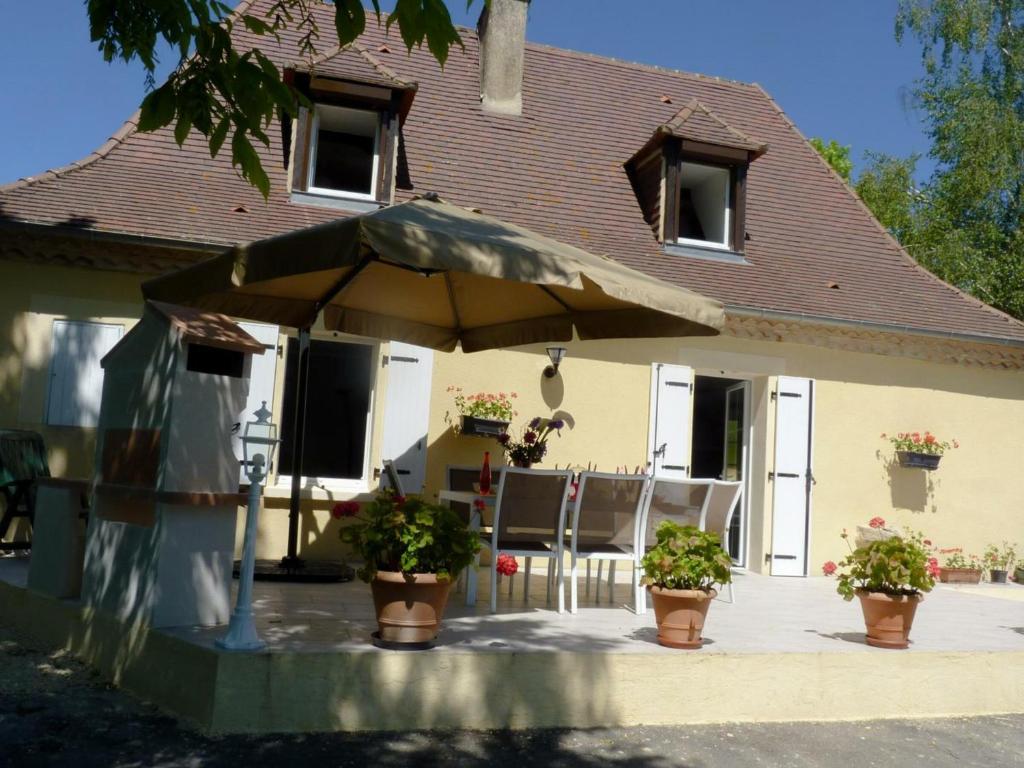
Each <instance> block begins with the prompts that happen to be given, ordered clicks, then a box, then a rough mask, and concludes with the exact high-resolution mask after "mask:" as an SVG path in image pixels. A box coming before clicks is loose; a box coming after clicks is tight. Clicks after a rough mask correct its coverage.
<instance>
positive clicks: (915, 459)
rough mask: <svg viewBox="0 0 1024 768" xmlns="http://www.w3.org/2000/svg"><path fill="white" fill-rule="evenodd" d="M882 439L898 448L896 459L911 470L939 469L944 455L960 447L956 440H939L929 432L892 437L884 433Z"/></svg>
mask: <svg viewBox="0 0 1024 768" xmlns="http://www.w3.org/2000/svg"><path fill="white" fill-rule="evenodd" d="M882 438H883V439H884V440H888V441H889V442H891V443H892V444H893V446H894V447H895V448H896V458H897V460H898V461H899V464H900V466H901V467H908V468H911V469H927V470H933V469H938V468H939V461H941V459H942V456H943V454H945V453H946V451H948V450H951V449H953V448H959V447H960V443H958V442H957V441H956V440H953V442H952V443H949V442H947V441H945V440H939V439H938V438H937V437H936V436H935V435H933V434H932V433H931V432H928V431H927V430H926V431H925V432H924V433H921V432H898V433H896V435H894V436H892V437H889V436H888V435H886V434H885V433H884V432H883V433H882Z"/></svg>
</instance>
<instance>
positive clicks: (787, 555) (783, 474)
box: [771, 376, 814, 576]
mask: <svg viewBox="0 0 1024 768" xmlns="http://www.w3.org/2000/svg"><path fill="white" fill-rule="evenodd" d="M813 430H814V382H813V381H812V380H811V379H798V378H794V377H791V376H780V377H779V381H778V386H777V389H776V391H775V468H774V470H773V471H772V474H771V479H772V484H773V487H772V551H771V573H772V576H806V575H807V548H808V540H809V534H810V524H811V486H812V484H813V481H814V476H813V475H812V474H811V453H812V448H813V444H812V443H813V441H812V438H813Z"/></svg>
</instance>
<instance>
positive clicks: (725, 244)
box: [676, 158, 733, 251]
mask: <svg viewBox="0 0 1024 768" xmlns="http://www.w3.org/2000/svg"><path fill="white" fill-rule="evenodd" d="M687 165H700V166H703V167H705V168H715V169H718V170H722V171H725V172H726V174H728V177H729V178H728V181H726V184H725V200H724V204H725V221H724V225H723V226H724V228H723V230H722V236H723V238H725V239H724V240H723V241H717V240H698V239H696V238H692V237H676V242H677V243H679V244H680V245H695V246H697V247H699V248H716V249H718V250H720V251H731V250H732V246H731V243H730V241H731V240H732V238H731V237H730V230H731V228H732V207H731V205H730V204H731V203H732V186H733V184H732V168H731V167H730V166H727V165H715V164H714V163H702V162H699V161H697V160H687V159H685V158H683V159H682V160H680V161H679V188H680V189H682V186H683V184H682V181H683V167H684V166H687ZM680 197H681V196H680Z"/></svg>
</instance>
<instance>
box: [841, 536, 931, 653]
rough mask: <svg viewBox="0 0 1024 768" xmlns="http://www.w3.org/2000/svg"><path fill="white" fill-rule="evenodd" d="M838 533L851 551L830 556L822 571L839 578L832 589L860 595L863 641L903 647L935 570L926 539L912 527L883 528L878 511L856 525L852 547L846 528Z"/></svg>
mask: <svg viewBox="0 0 1024 768" xmlns="http://www.w3.org/2000/svg"><path fill="white" fill-rule="evenodd" d="M842 538H843V539H844V540H845V541H846V542H847V546H848V547H850V554H848V555H847V556H846V557H845V558H843V560H841V561H840V562H839V563H834V562H832V561H831V560H829V561H828V562H827V563H825V565H824V566H823V568H822V571H823V572H824V574H825V575H826V576H836V577H837V578H838V580H839V584H838V585H837V587H836V591H837V592H838V593H839V594H840V595H842V596H843V599H844V600H853V598H854V597H857V598H858V599H859V600H860V605H861V610H862V612H863V614H864V625H865V628H866V630H867V633H866V634H867V637H866V642H867V644H868V645H871V646H874V647H876V648H896V649H899V648H907V647H908V646H909V644H910V640H909V637H910V629H911V626H912V625H913V623H914V615H915V613H916V612H917V605H918V603H920V602H921V601H922V600H923V599H924V594H923V593H925V592H930V591H931V589H932V587H934V586H935V577H936V576H937V575H938V573H939V564H938V560H937V559H936V558H935V557H933V556H932V550H931V542H930V541H928V540H927V539H925V538H923V537H922V536H921V534H919V533H915V532H913V531H905V532H904V533H902V534H900V533H897V532H896V531H894V530H891V529H889V528H886V526H885V521H884V520H883V519H882V518H880V517H874V518H872V519H871V521H870V522H869V523H868V527H867V528H863V529H862V528H858V534H857V538H856V541H855V544H856V547H852V546H850V544H849V536H848V534H847V533H846V531H845V530H844V531H843V533H842Z"/></svg>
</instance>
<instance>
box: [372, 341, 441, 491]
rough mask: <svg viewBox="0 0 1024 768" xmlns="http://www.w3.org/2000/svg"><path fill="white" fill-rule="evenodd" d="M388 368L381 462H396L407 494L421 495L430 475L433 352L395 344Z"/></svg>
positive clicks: (388, 360)
mask: <svg viewBox="0 0 1024 768" xmlns="http://www.w3.org/2000/svg"><path fill="white" fill-rule="evenodd" d="M387 366H388V389H387V394H386V396H385V398H384V436H383V439H382V445H381V459H382V460H389V459H390V460H391V461H393V462H394V464H395V468H396V469H397V470H398V475H399V479H400V480H401V481H402V487H403V489H404V490H405V491H406V492H408V493H419V492H420V491H421V490H422V489H423V484H424V482H425V481H426V474H427V429H428V425H429V423H430V381H431V377H432V375H433V368H434V352H433V350H430V349H427V348H426V347H417V346H414V345H412V344H403V343H400V342H397V341H392V342H391V349H390V354H389V355H388V357H387Z"/></svg>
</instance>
